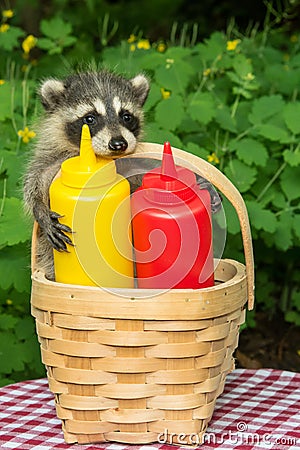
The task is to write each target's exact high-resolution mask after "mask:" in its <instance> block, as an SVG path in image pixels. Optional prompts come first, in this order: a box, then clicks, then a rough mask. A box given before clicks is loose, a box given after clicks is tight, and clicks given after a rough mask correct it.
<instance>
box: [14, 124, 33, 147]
mask: <svg viewBox="0 0 300 450" xmlns="http://www.w3.org/2000/svg"><path fill="white" fill-rule="evenodd" d="M35 135H36V134H35V132H34V131H30V130H29V128H28V127H25V128H24V130H19V131H18V136H20V137H21V138H22V141H23V142H24V144H28V142H29V141H30V139H32V138H34V137H35Z"/></svg>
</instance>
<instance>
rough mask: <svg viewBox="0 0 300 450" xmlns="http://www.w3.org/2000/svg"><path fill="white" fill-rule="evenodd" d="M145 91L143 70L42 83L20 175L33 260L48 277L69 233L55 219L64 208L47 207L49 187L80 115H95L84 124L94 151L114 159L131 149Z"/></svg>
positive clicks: (71, 145)
mask: <svg viewBox="0 0 300 450" xmlns="http://www.w3.org/2000/svg"><path fill="white" fill-rule="evenodd" d="M148 92H149V83H148V80H147V79H146V77H145V76H144V75H137V76H136V77H134V78H133V79H131V80H127V79H125V78H123V77H121V76H118V75H115V74H113V73H110V72H107V71H100V72H83V73H78V74H74V75H71V76H69V77H68V78H67V79H66V80H63V81H62V80H56V79H51V78H50V79H48V80H46V81H45V82H44V83H43V84H42V85H41V87H40V90H39V94H40V97H41V102H42V104H43V106H44V108H45V114H44V116H43V117H42V118H41V121H40V124H39V128H38V133H37V135H38V140H37V143H36V145H35V148H34V152H33V155H32V158H31V160H30V162H29V164H28V167H27V171H26V174H25V179H24V202H25V207H26V210H27V212H28V213H29V214H31V215H32V216H33V217H34V219H35V220H37V222H38V223H39V228H40V232H39V233H40V235H39V239H38V242H39V245H38V249H37V262H38V266H39V267H40V268H41V269H43V270H44V271H45V273H46V276H47V277H48V278H50V279H54V271H53V248H56V249H57V250H60V251H65V250H66V249H67V247H66V242H67V243H69V240H68V239H69V238H68V237H67V236H66V235H65V234H64V233H65V232H68V231H70V230H68V229H67V228H66V227H64V226H62V225H61V224H60V223H59V214H63V212H62V211H55V213H57V214H53V213H52V212H51V211H50V209H49V187H50V184H51V182H52V180H53V178H54V176H55V175H56V174H57V172H58V171H59V169H60V166H61V163H62V162H63V161H64V160H65V159H67V158H70V157H72V156H75V155H78V153H79V144H80V133H81V128H82V125H83V123H84V120H87V119H86V117H87V115H88V113H89V112H91V113H92V116H93V117H94V119H95V123H94V124H92V125H89V126H90V131H91V136H92V144H93V148H94V151H95V153H96V154H98V155H101V156H104V157H107V158H116V157H118V156H121V154H122V155H126V154H129V153H133V152H134V151H135V148H136V145H137V143H138V141H139V140H140V138H141V132H142V126H143V111H142V107H143V105H144V103H145V101H146V98H147V95H148ZM95 105H96V106H95ZM81 113H85V114H81ZM128 118H129V120H128ZM125 119H126V120H125ZM88 120H91V119H90V118H89V119H88Z"/></svg>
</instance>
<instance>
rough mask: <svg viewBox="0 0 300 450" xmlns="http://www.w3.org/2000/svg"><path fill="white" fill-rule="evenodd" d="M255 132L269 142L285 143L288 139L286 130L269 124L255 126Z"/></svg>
mask: <svg viewBox="0 0 300 450" xmlns="http://www.w3.org/2000/svg"><path fill="white" fill-rule="evenodd" d="M256 130H257V132H258V134H260V135H261V136H263V137H265V138H267V139H270V141H280V142H286V141H287V140H288V138H289V135H288V133H287V131H286V130H284V129H283V128H281V127H278V126H276V125H272V124H270V123H266V124H261V125H257V126H256Z"/></svg>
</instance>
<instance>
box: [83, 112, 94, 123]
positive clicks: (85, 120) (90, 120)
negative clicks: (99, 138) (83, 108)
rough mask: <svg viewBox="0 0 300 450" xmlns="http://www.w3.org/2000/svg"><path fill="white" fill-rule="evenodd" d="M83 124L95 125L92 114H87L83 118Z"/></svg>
mask: <svg viewBox="0 0 300 450" xmlns="http://www.w3.org/2000/svg"><path fill="white" fill-rule="evenodd" d="M83 123H86V124H87V125H94V124H95V123H96V117H95V116H94V115H93V114H88V115H87V116H85V117H84V118H83Z"/></svg>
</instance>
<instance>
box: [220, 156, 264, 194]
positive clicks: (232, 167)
mask: <svg viewBox="0 0 300 450" xmlns="http://www.w3.org/2000/svg"><path fill="white" fill-rule="evenodd" d="M225 174H226V175H227V177H228V178H229V179H230V180H231V181H232V182H233V184H234V185H235V186H236V187H237V189H238V190H239V191H240V192H246V191H248V189H249V188H250V187H251V185H252V184H253V183H254V181H255V180H256V177H257V170H256V169H254V168H251V167H249V166H246V164H244V163H243V162H241V161H239V160H237V159H235V160H231V161H230V163H229V165H228V166H227V167H226V168H225Z"/></svg>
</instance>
